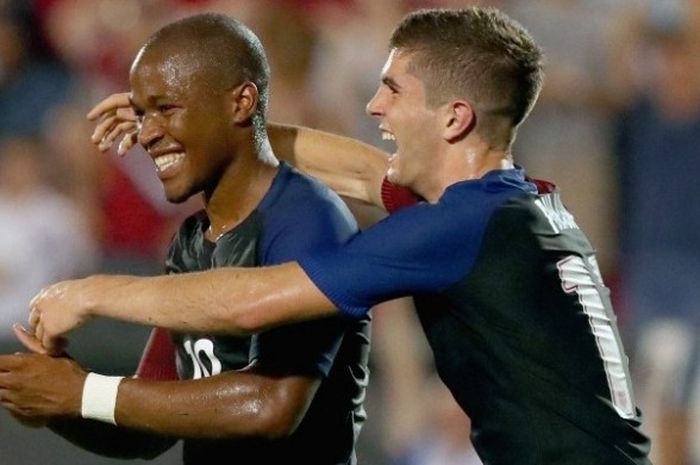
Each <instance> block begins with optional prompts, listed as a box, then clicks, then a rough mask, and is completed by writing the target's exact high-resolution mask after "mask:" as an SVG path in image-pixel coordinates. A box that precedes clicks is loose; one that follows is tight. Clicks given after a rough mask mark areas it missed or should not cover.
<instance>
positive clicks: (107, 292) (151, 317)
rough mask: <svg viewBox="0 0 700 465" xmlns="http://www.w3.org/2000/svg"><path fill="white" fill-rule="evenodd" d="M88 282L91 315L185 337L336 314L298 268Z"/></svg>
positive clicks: (248, 330) (224, 270) (243, 331)
mask: <svg viewBox="0 0 700 465" xmlns="http://www.w3.org/2000/svg"><path fill="white" fill-rule="evenodd" d="M87 281H89V282H87V283H86V285H87V287H88V288H89V289H91V290H92V291H91V292H88V294H91V295H89V296H88V297H87V298H88V300H89V302H88V303H87V304H86V307H87V310H86V311H87V312H88V313H89V315H91V316H103V317H108V318H113V319H119V320H124V321H130V322H133V323H140V324H147V325H151V326H159V327H163V328H168V329H172V330H176V331H183V332H186V331H200V332H209V333H219V334H221V333H228V334H250V333H255V332H260V331H262V330H265V329H267V328H270V327H273V326H279V325H282V324H286V323H292V322H295V321H302V320H309V319H315V318H320V317H323V316H328V315H330V314H333V313H335V312H336V310H335V309H334V306H333V304H332V303H331V302H330V301H329V300H328V299H327V298H326V297H325V296H324V295H323V293H321V291H319V290H318V288H316V286H315V285H314V284H313V282H311V280H310V279H309V278H308V277H307V276H306V274H305V273H304V271H303V270H302V269H301V267H299V265H298V264H297V263H286V264H283V265H278V266H274V267H264V268H218V269H215V270H209V271H205V272H198V273H184V274H176V275H168V276H157V277H131V276H95V277H92V278H88V280H87Z"/></svg>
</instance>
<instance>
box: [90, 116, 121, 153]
mask: <svg viewBox="0 0 700 465" xmlns="http://www.w3.org/2000/svg"><path fill="white" fill-rule="evenodd" d="M116 122H117V115H115V114H109V115H107V116H105V117H104V118H103V119H102V120H100V121H99V122H98V123H97V124H96V125H95V130H94V131H92V136H90V141H91V142H92V143H93V144H96V143H98V142H101V141H102V140H103V139H104V137H105V134H107V133H108V132H109V131H110V130H111V129H112V128H113V127H114V125H115V124H116ZM100 150H102V148H101V147H100Z"/></svg>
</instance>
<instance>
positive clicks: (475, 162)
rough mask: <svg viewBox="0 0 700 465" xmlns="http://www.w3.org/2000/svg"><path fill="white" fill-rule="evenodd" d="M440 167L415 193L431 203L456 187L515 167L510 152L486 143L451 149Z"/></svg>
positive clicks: (481, 142) (441, 161) (440, 163)
mask: <svg viewBox="0 0 700 465" xmlns="http://www.w3.org/2000/svg"><path fill="white" fill-rule="evenodd" d="M437 165H438V169H437V170H435V171H434V172H433V174H432V175H431V176H430V177H429V178H428V179H427V181H428V182H427V183H426V185H425V186H422V188H421V189H420V191H418V190H416V192H418V193H419V194H421V195H422V196H423V198H425V199H426V200H427V201H428V202H430V203H436V202H437V201H438V200H440V197H442V195H443V194H444V193H445V190H446V189H447V188H448V187H450V186H451V185H453V184H456V183H458V182H461V181H468V180H470V179H479V178H481V177H483V176H484V175H485V174H486V173H488V172H490V171H494V170H502V169H511V168H513V167H514V165H513V157H512V156H511V154H510V151H509V150H505V149H501V148H495V147H491V146H489V145H488V144H486V143H485V142H483V141H479V142H477V143H473V142H472V143H468V144H463V145H461V146H460V145H454V146H449V147H448V148H447V150H446V151H445V153H444V154H443V155H442V156H441V157H440V161H439V163H438V164H437Z"/></svg>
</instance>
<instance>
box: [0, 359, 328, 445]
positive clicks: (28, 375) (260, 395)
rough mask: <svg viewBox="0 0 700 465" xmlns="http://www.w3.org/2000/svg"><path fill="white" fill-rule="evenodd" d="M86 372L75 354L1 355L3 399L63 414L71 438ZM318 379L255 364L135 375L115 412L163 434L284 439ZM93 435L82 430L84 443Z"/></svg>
mask: <svg viewBox="0 0 700 465" xmlns="http://www.w3.org/2000/svg"><path fill="white" fill-rule="evenodd" d="M86 376H87V373H86V372H85V371H83V370H82V369H81V368H80V367H79V366H78V365H77V363H75V362H74V361H72V360H69V359H64V358H53V357H49V356H47V355H42V354H21V355H9V356H0V386H1V389H0V402H1V403H2V405H3V406H4V407H5V408H7V409H9V410H10V411H12V412H14V413H16V414H18V415H22V416H24V417H30V418H31V417H43V418H52V419H54V420H56V421H57V423H56V429H57V431H58V432H60V433H66V434H67V436H68V437H69V438H70V437H71V434H75V433H76V429H77V428H75V427H74V426H76V425H77V424H79V423H83V422H84V420H82V419H80V409H81V396H82V387H83V384H84V382H85V378H86ZM57 379H60V380H61V381H62V382H61V383H60V385H57V384H58V383H56V381H55V380H57ZM319 384H320V379H319V378H314V377H305V376H275V377H272V376H266V375H265V374H262V373H258V372H257V367H256V366H255V365H251V366H250V367H248V368H246V369H245V370H241V371H229V372H226V373H222V374H220V375H217V376H212V377H209V378H204V379H198V380H188V381H153V380H142V379H131V378H130V379H124V380H123V381H122V383H121V385H120V386H119V391H118V396H117V406H116V412H115V418H116V421H117V424H118V425H119V426H121V427H126V428H130V429H135V430H140V431H144V432H147V433H152V434H156V435H159V436H170V437H187V438H226V437H266V438H278V437H284V436H287V435H289V434H291V433H292V432H294V430H295V429H296V427H297V426H298V424H299V423H300V422H301V419H302V418H303V417H304V415H305V413H306V410H307V408H308V406H309V405H310V403H311V400H312V399H313V396H314V394H315V393H316V389H317V388H318V385H319ZM109 430H110V428H103V432H102V433H99V434H100V435H104V434H107V435H108V434H109ZM96 434H97V433H96ZM81 436H82V435H81ZM89 437H90V435H88V438H86V437H85V436H82V437H81V438H80V439H79V441H80V444H81V445H82V444H85V443H86V439H89ZM93 437H96V436H93ZM134 437H138V436H134ZM72 438H73V439H76V440H77V439H78V438H76V437H75V436H73V437H72Z"/></svg>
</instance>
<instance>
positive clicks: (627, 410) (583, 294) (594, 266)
mask: <svg viewBox="0 0 700 465" xmlns="http://www.w3.org/2000/svg"><path fill="white" fill-rule="evenodd" d="M557 268H558V269H559V278H560V279H561V286H562V289H564V292H566V293H567V294H573V293H576V294H577V295H578V300H579V302H580V303H581V306H582V307H583V311H584V313H585V314H586V315H587V316H588V323H589V324H590V325H591V331H592V333H593V335H594V336H595V340H596V344H597V345H598V352H599V353H600V357H601V359H602V360H603V366H604V369H605V375H606V377H607V378H608V387H609V388H610V399H611V400H612V404H613V406H614V407H615V410H617V413H618V414H619V415H620V416H621V417H622V418H634V417H635V407H634V401H633V399H632V388H631V387H630V382H629V374H628V371H627V357H625V356H624V353H623V351H622V348H621V347H622V346H621V344H620V340H619V336H618V334H617V331H616V330H615V327H614V325H613V324H612V322H611V317H612V318H614V317H613V316H612V314H610V313H609V312H608V311H606V308H605V305H603V300H602V298H601V295H600V286H602V285H603V284H602V279H601V278H600V271H599V269H598V263H597V262H596V260H595V257H589V258H587V259H586V260H584V259H583V258H581V257H579V256H577V255H570V256H568V257H566V258H564V259H562V260H560V261H559V262H557ZM596 281H597V282H598V284H596Z"/></svg>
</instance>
